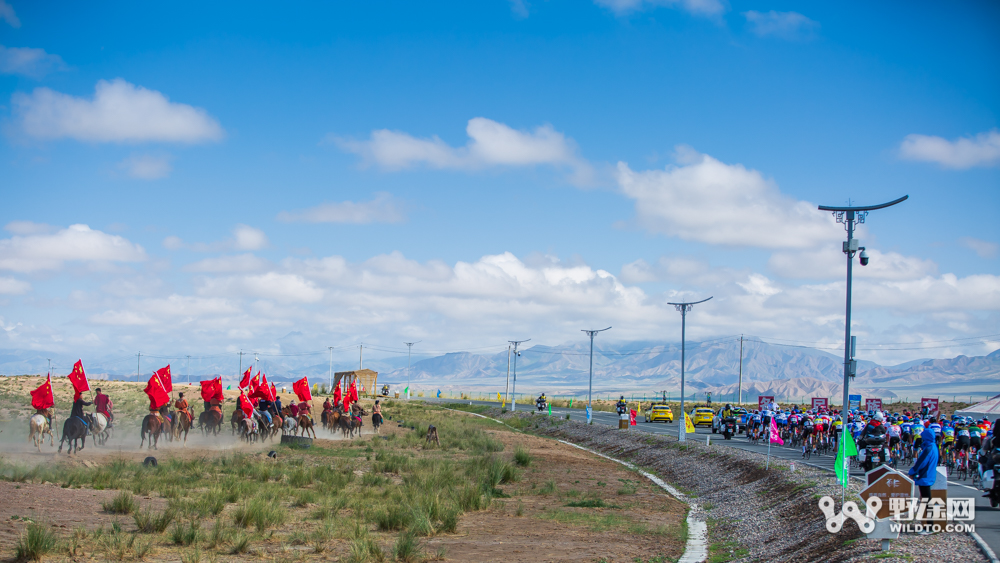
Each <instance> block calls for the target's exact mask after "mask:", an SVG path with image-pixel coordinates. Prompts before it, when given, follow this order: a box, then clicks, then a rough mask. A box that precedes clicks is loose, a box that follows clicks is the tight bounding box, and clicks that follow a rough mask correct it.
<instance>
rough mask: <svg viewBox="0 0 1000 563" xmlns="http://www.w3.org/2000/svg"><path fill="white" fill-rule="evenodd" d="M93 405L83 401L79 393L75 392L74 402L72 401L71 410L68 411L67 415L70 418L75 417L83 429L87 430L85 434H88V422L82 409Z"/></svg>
mask: <svg viewBox="0 0 1000 563" xmlns="http://www.w3.org/2000/svg"><path fill="white" fill-rule="evenodd" d="M93 404H94V403H91V402H89V401H84V400H83V397H82V396H80V393H79V392H77V394H76V400H75V401H73V410H72V411H70V413H69V416H70V417H74V416H75V417H76V418H78V419H80V422H82V423H83V425H84V427H85V428H86V429H87V433H90V420H89V418H88V417H87V416H86V415H85V414H84V413H83V407H89V406H90V405H93Z"/></svg>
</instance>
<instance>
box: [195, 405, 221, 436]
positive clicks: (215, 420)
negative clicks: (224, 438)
mask: <svg viewBox="0 0 1000 563" xmlns="http://www.w3.org/2000/svg"><path fill="white" fill-rule="evenodd" d="M198 425H199V426H200V427H201V430H202V432H204V433H205V435H206V436H208V435H209V433H212V434H214V435H216V436H218V435H219V431H221V430H222V409H220V408H219V407H212V408H210V409H208V410H207V411H202V413H201V414H200V415H199V416H198Z"/></svg>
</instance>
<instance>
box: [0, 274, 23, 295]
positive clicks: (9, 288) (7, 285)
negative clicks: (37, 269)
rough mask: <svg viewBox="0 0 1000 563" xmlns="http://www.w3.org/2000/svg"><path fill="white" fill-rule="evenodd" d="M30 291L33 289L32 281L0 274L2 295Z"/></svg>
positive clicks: (0, 292) (0, 293) (0, 291)
mask: <svg viewBox="0 0 1000 563" xmlns="http://www.w3.org/2000/svg"><path fill="white" fill-rule="evenodd" d="M29 291H31V284H30V283H28V282H26V281H21V280H18V279H14V278H5V277H2V276H0V295H21V294H23V293H27V292H29Z"/></svg>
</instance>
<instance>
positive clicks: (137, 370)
mask: <svg viewBox="0 0 1000 563" xmlns="http://www.w3.org/2000/svg"><path fill="white" fill-rule="evenodd" d="M141 360H142V352H139V353H137V354H136V355H135V382H136V383H139V373H141V372H140V371H139V362H140V361H141Z"/></svg>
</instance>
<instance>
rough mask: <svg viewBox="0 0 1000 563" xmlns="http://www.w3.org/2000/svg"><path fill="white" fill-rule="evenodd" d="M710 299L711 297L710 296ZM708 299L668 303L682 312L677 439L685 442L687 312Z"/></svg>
mask: <svg viewBox="0 0 1000 563" xmlns="http://www.w3.org/2000/svg"><path fill="white" fill-rule="evenodd" d="M708 299H711V297H709V298H708ZM708 299H702V300H701V301H693V302H689V303H667V305H673V306H674V308H675V309H677V310H678V311H680V312H681V420H680V424H679V426H680V428H678V430H677V441H678V442H683V441H685V440H686V439H687V420H686V419H685V418H684V416H685V412H684V341H685V331H686V329H687V314H688V311H690V310H691V309H692V308H693V307H694V306H695V305H698V304H699V303H704V302H706V301H708Z"/></svg>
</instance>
